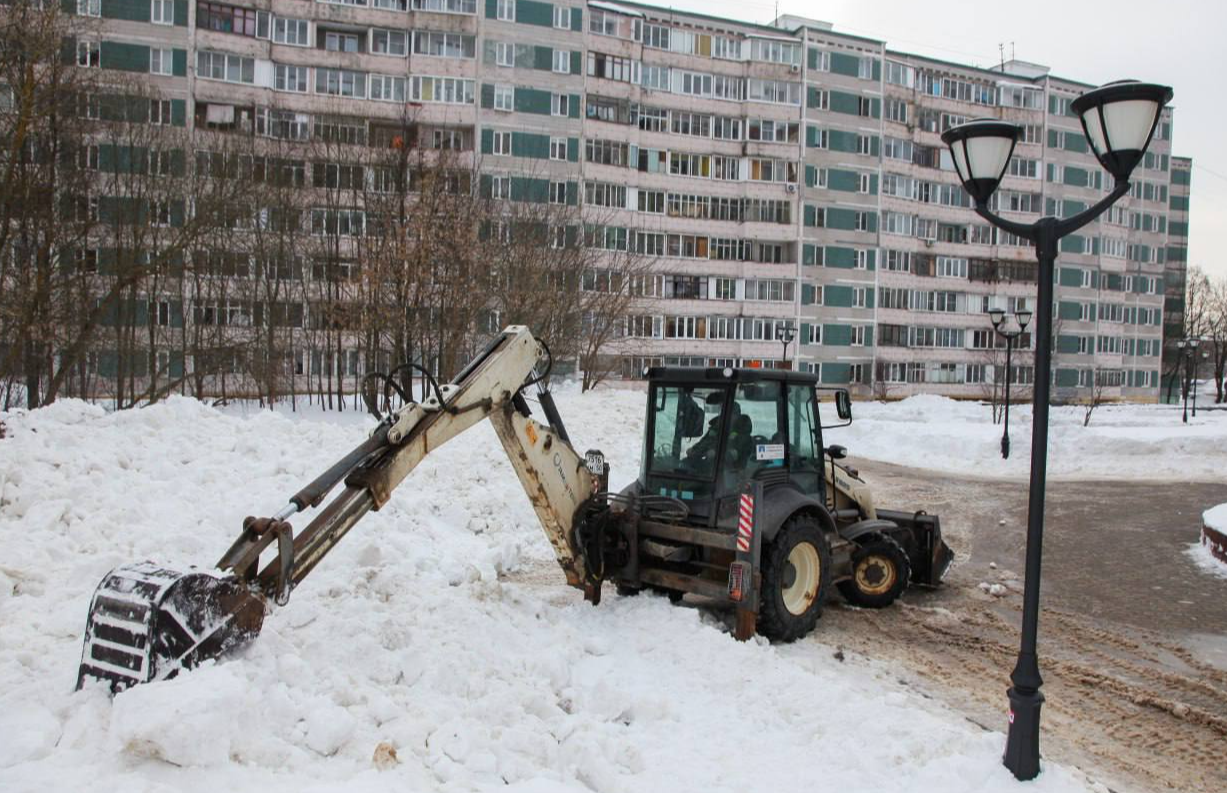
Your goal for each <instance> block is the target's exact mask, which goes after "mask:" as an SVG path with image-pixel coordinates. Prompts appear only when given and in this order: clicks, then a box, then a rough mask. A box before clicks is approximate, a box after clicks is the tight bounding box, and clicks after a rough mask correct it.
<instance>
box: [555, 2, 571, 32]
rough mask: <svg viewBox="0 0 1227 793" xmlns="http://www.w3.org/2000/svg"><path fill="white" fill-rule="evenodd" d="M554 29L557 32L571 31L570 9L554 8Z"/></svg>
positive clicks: (564, 7) (563, 7)
mask: <svg viewBox="0 0 1227 793" xmlns="http://www.w3.org/2000/svg"><path fill="white" fill-rule="evenodd" d="M554 27H556V28H558V29H559V30H570V29H571V9H569V8H567V7H566V6H557V5H556V6H554Z"/></svg>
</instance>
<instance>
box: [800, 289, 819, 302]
mask: <svg viewBox="0 0 1227 793" xmlns="http://www.w3.org/2000/svg"><path fill="white" fill-rule="evenodd" d="M815 295H816V293H815V292H814V285H813V284H801V305H803V306H812V305H814V297H815Z"/></svg>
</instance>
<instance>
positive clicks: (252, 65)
mask: <svg viewBox="0 0 1227 793" xmlns="http://www.w3.org/2000/svg"><path fill="white" fill-rule="evenodd" d="M321 71H322V70H321ZM196 76H197V77H200V78H202V79H206V80H224V81H226V82H228V83H246V84H248V85H250V84H252V83H254V82H255V81H256V61H255V59H254V58H244V57H243V56H241V55H228V54H226V53H224V52H210V51H208V50H199V51H197V53H196Z"/></svg>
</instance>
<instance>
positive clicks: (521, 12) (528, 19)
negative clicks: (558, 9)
mask: <svg viewBox="0 0 1227 793" xmlns="http://www.w3.org/2000/svg"><path fill="white" fill-rule="evenodd" d="M516 22H521V23H523V24H525V25H540V26H541V27H544V28H552V27H554V4H553V3H538V2H536V1H535V0H516Z"/></svg>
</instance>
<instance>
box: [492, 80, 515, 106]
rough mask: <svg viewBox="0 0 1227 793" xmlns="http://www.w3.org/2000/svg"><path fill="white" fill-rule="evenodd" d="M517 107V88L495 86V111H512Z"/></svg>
mask: <svg viewBox="0 0 1227 793" xmlns="http://www.w3.org/2000/svg"><path fill="white" fill-rule="evenodd" d="M514 105H515V88H514V87H512V86H510V85H496V86H494V109H495V110H511V109H512V107H514Z"/></svg>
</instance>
